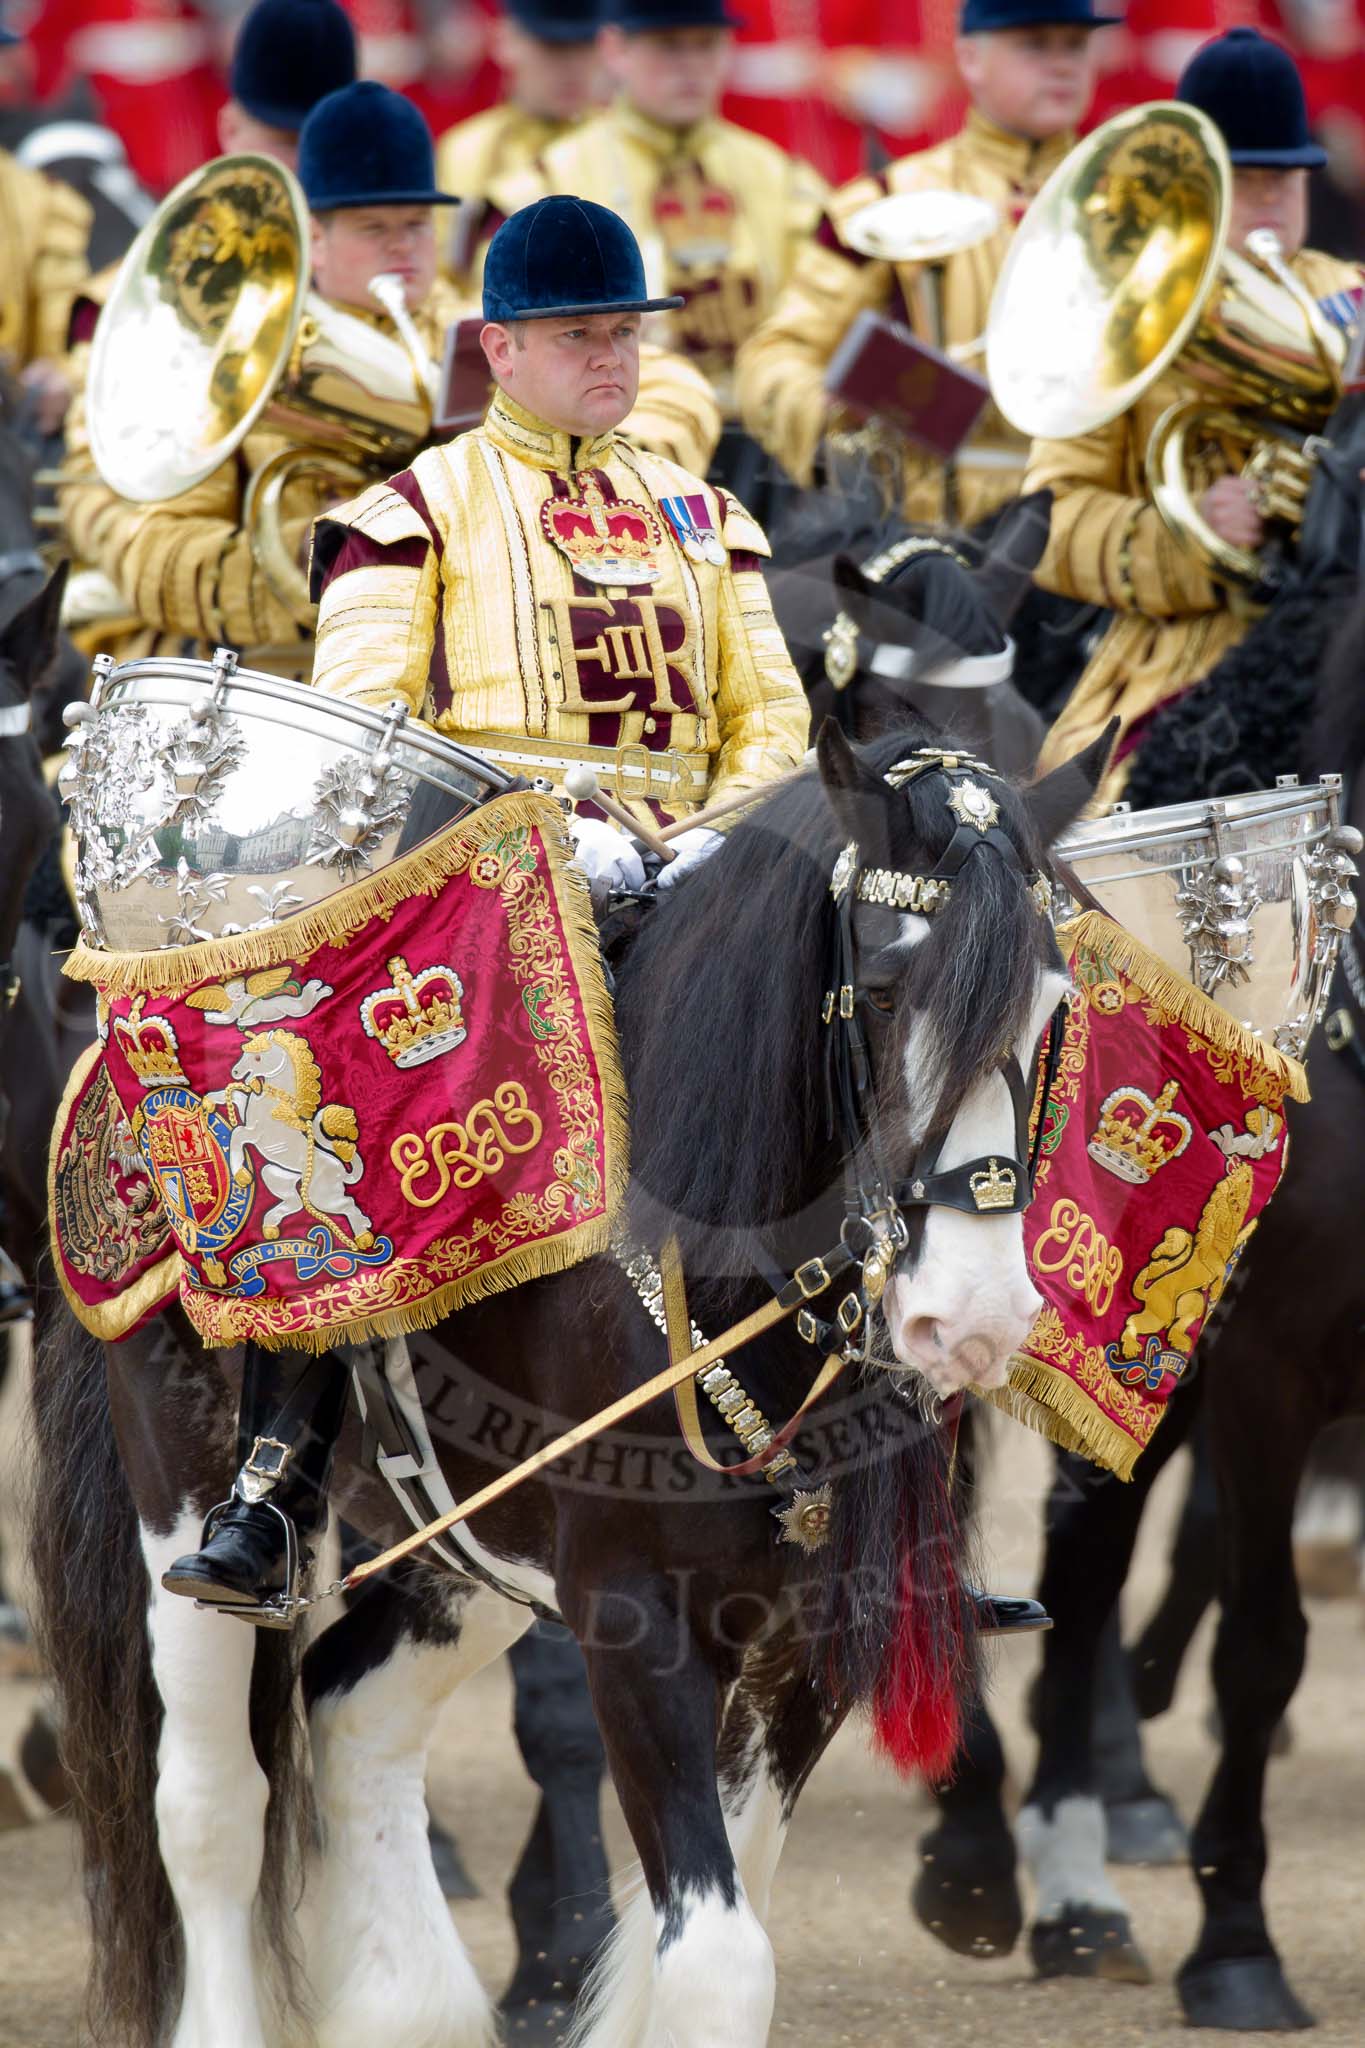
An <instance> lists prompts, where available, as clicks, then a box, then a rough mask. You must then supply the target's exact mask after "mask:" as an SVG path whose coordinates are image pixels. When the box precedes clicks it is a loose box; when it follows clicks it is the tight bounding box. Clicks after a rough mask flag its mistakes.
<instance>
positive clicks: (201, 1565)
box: [162, 197, 807, 1611]
mask: <svg viewBox="0 0 1365 2048" xmlns="http://www.w3.org/2000/svg"><path fill="white" fill-rule="evenodd" d="M656 306H657V301H654V300H652V299H651V298H650V295H649V293H648V291H647V289H646V286H645V275H644V266H643V264H642V262H641V258H640V251H639V248H638V246H637V244H636V242H635V238H634V236H633V235H632V234H631V232H630V229H629V228H628V227H627V226H626V223H625V222H624V221H622V220H620V219H618V218H617V217H616V216H615V215H614V214H612V213H609V212H608V211H607V210H606V208H604V207H596V206H592V205H591V204H590V203H588V202H586V201H582V200H577V199H569V198H558V197H552V198H547V199H544V200H541V201H539V202H537V204H536V205H534V206H532V207H530V208H528V209H527V210H526V212H525V213H522V214H518V215H516V216H514V217H513V218H512V219H511V220H510V221H508V222H506V223H505V224H504V226H503V227H502V229H501V230H500V231H499V233H498V235H497V236H496V237H495V239H494V242H493V245H492V247H491V248H490V250H489V255H488V263H487V267H486V270H485V275H484V311H485V313H486V314H487V315H488V324H487V326H486V327H485V329H484V347H485V350H486V353H487V357H488V363H489V367H490V369H491V371H492V373H493V376H494V378H495V379H496V381H497V384H498V387H499V391H498V396H497V398H496V400H495V401H494V404H493V406H492V409H491V411H490V413H489V416H488V419H487V420H486V422H485V423H484V425H483V426H482V427H480V428H478V429H476V430H475V431H474V432H473V433H469V434H464V435H462V436H461V437H460V438H459V440H457V441H456V442H454V443H453V444H451V445H450V446H448V447H444V448H434V449H431V450H429V451H428V452H427V453H426V454H424V455H420V456H419V457H418V458H417V460H416V462H415V463H414V464H413V466H412V468H411V469H410V470H408V471H407V472H405V473H404V474H402V475H400V476H397V477H395V478H393V480H392V481H391V482H390V483H387V484H379V485H376V486H375V487H374V488H373V489H372V490H369V491H367V492H365V493H364V495H363V496H362V497H360V498H358V499H356V500H355V502H354V503H353V504H350V505H346V506H342V507H341V508H340V509H339V510H338V511H336V512H334V513H333V514H331V515H330V516H328V517H327V518H324V519H323V520H321V521H320V522H319V525H318V529H317V533H316V536H315V539H314V548H313V561H314V572H315V581H316V583H317V584H318V585H320V586H321V609H320V613H319V618H318V658H317V667H316V671H315V675H314V681H315V683H317V684H318V685H319V686H320V687H321V688H323V689H327V690H333V691H336V692H339V693H340V694H343V695H345V696H348V697H350V698H352V699H353V700H355V701H357V702H371V703H377V704H383V703H388V702H390V701H391V700H392V699H393V698H394V697H395V696H399V697H403V698H405V699H406V700H407V702H408V703H409V704H410V705H411V707H412V708H413V710H414V711H416V712H418V713H420V714H421V715H423V716H425V717H426V718H428V719H429V720H430V721H431V722H432V723H434V724H435V725H436V726H437V728H438V729H439V730H440V731H442V732H448V733H450V734H452V735H453V736H454V737H456V738H458V739H460V740H462V741H465V742H467V743H469V744H471V745H472V746H474V747H476V748H478V749H479V750H480V751H481V752H483V753H485V754H489V755H491V756H493V758H494V759H497V760H501V761H503V762H506V763H507V764H508V765H509V766H512V767H516V768H519V769H523V770H524V771H525V772H526V773H528V774H534V773H536V772H537V771H540V772H543V773H545V774H546V775H548V776H551V777H560V776H562V775H563V773H564V772H565V770H566V769H567V768H568V767H569V765H570V764H571V763H573V762H576V761H580V760H584V759H586V760H589V761H592V762H594V763H595V764H597V765H598V766H599V767H600V768H601V770H602V771H603V773H604V775H605V776H608V777H610V776H612V775H613V774H615V775H616V776H617V777H618V778H619V781H618V787H619V788H620V790H621V794H622V795H623V796H625V797H626V798H627V799H628V800H634V801H637V802H647V803H649V805H650V808H651V810H652V811H653V813H654V815H655V816H656V817H668V816H677V815H679V814H685V813H686V811H687V810H688V809H689V808H690V807H691V806H693V805H695V804H698V803H700V802H701V801H702V800H703V799H704V798H705V797H706V796H707V795H708V794H709V793H713V792H714V791H716V790H717V789H720V790H742V789H748V788H755V787H758V786H759V785H761V784H762V783H763V782H764V781H766V780H768V779H769V778H771V777H773V776H776V775H780V774H781V773H782V772H783V771H784V770H786V769H789V768H793V767H795V766H796V764H797V763H798V762H799V760H800V759H801V756H802V753H803V751H804V748H805V743H806V725H807V714H806V700H805V696H804V694H803V693H802V690H801V686H800V684H799V682H798V681H797V678H796V675H795V672H794V671H793V669H792V666H791V663H790V662H789V660H788V659H787V655H786V650H785V648H784V647H783V644H782V640H781V636H780V634H779V633H778V631H777V627H776V625H775V624H774V622H773V617H772V613H771V611H770V609H769V606H768V601H767V594H766V590H765V587H764V583H763V578H762V575H761V573H760V560H761V557H762V556H763V555H764V554H765V553H766V549H767V543H766V542H765V541H764V538H763V535H762V533H761V532H760V531H759V529H758V528H757V527H756V526H755V525H754V523H753V521H752V520H751V519H750V518H749V517H748V515H747V514H746V513H745V512H744V510H743V509H742V507H740V506H738V505H736V504H734V503H732V502H730V501H729V500H727V499H725V498H724V497H722V496H721V495H720V494H719V493H718V492H715V491H712V490H709V489H708V488H707V487H706V485H704V484H703V483H701V482H700V481H699V480H698V479H697V478H695V477H690V476H688V475H687V474H686V472H685V471H683V470H680V469H678V468H677V467H676V466H675V465H674V464H672V463H669V462H665V461H663V460H662V459H661V458H658V457H651V456H644V455H641V454H638V453H637V452H636V451H635V450H634V449H632V448H631V447H630V445H629V444H628V443H627V442H625V441H624V440H623V439H621V438H619V437H618V436H617V434H616V432H615V429H616V428H617V426H618V425H619V424H620V422H621V421H622V420H624V419H625V417H626V415H627V414H628V412H629V411H630V407H631V404H632V402H633V399H634V396H635V381H636V355H637V351H638V347H639V323H640V318H641V316H642V315H643V314H645V313H648V312H650V311H652V310H655V309H656ZM494 725H496V726H497V727H499V728H500V730H485V727H489V726H494ZM574 833H575V838H576V840H577V842H578V856H577V857H578V859H579V860H580V862H581V863H582V864H583V865H584V866H585V867H586V868H587V869H588V871H589V873H591V874H593V875H596V876H599V877H602V878H606V879H619V880H624V881H626V882H627V883H628V884H629V885H631V886H638V885H639V883H640V882H641V881H643V871H642V869H641V866H640V860H639V855H638V853H637V852H636V850H635V848H634V845H633V843H632V842H631V841H630V840H629V839H628V838H627V837H626V835H625V834H624V833H623V832H620V831H618V830H617V829H616V828H615V827H613V826H610V825H607V824H604V823H603V822H602V821H601V820H600V819H595V818H592V817H585V818H578V819H575V820H574ZM689 838H691V839H692V840H693V842H694V843H693V844H692V845H691V846H690V847H689V846H688V845H687V843H686V842H687V840H688V839H689ZM715 839H716V835H715V834H714V833H709V832H704V831H700V830H699V831H698V832H697V833H695V834H684V835H683V836H682V838H681V839H680V840H679V841H678V842H676V843H677V845H678V846H679V847H680V848H681V849H682V851H681V852H680V853H679V856H678V858H677V859H676V860H675V861H674V862H673V863H672V865H671V867H670V868H668V869H665V871H664V872H665V874H667V875H673V874H675V873H676V871H677V870H678V869H680V868H683V867H684V866H686V865H687V864H688V862H689V860H693V861H695V860H696V859H700V858H704V857H705V854H706V853H707V852H708V851H709V850H710V844H711V843H712V842H714V841H715ZM252 1348H253V1350H254V1347H252ZM281 1356H282V1355H281V1354H272V1355H271V1356H270V1358H268V1359H266V1358H263V1357H262V1356H261V1355H260V1354H259V1353H258V1354H256V1358H255V1364H256V1371H255V1376H254V1378H253V1380H252V1382H251V1387H250V1390H249V1395H248V1397H247V1398H246V1399H245V1403H244V1410H243V1416H242V1425H241V1435H242V1440H243V1441H244V1442H251V1441H252V1440H253V1438H256V1439H257V1441H258V1447H259V1443H260V1441H261V1440H264V1442H265V1443H266V1444H267V1446H268V1447H269V1448H270V1450H271V1451H272V1453H273V1454H274V1456H275V1457H276V1459H277V1460H278V1464H277V1466H276V1468H275V1469H276V1471H277V1473H278V1477H276V1476H272V1475H267V1478H266V1482H265V1483H264V1485H263V1486H262V1485H260V1484H258V1483H257V1482H258V1480H259V1474H258V1473H256V1472H255V1471H253V1472H252V1473H251V1474H250V1475H249V1476H250V1480H251V1483H250V1484H248V1483H247V1478H246V1477H239V1480H238V1483H237V1487H236V1488H234V1493H233V1498H232V1501H231V1503H230V1504H229V1505H228V1507H227V1508H226V1510H225V1511H224V1512H223V1513H222V1514H221V1515H217V1516H215V1519H214V1526H213V1529H212V1531H211V1534H210V1536H209V1540H208V1541H207V1542H206V1543H205V1544H204V1545H203V1547H202V1549H201V1550H199V1551H197V1552H194V1553H191V1554H190V1555H188V1556H186V1557H183V1558H179V1559H177V1561H176V1562H175V1563H174V1564H173V1565H171V1567H170V1568H169V1570H168V1571H167V1572H166V1574H165V1575H164V1577H163V1579H162V1584H163V1585H164V1586H165V1587H166V1588H167V1589H168V1590H169V1591H170V1592H173V1593H179V1594H184V1595H189V1596H192V1597H193V1598H195V1599H199V1600H204V1601H207V1602H209V1603H210V1604H215V1605H222V1606H231V1607H235V1608H238V1609H241V1610H243V1611H248V1610H250V1609H251V1608H259V1607H260V1605H261V1604H262V1602H263V1600H264V1599H265V1598H266V1597H267V1596H268V1595H269V1594H270V1592H272V1591H274V1590H278V1588H279V1585H280V1583H281V1581H282V1577H283V1574H284V1570H285V1557H286V1550H285V1536H284V1522H283V1518H284V1517H285V1516H294V1515H296V1514H299V1513H301V1512H303V1511H304V1509H305V1508H306V1507H307V1506H308V1494H307V1491H306V1486H307V1484H308V1483H309V1482H311V1484H312V1485H313V1486H315V1487H317V1488H318V1489H319V1490H325V1486H326V1471H327V1466H328V1463H329V1454H330V1447H331V1444H332V1442H333V1441H334V1439H335V1436H336V1433H337V1431H338V1429H339V1428H340V1423H341V1417H342V1414H343V1412H344V1404H345V1376H344V1374H342V1373H340V1372H338V1371H337V1370H336V1366H335V1361H332V1362H331V1367H330V1371H329V1370H328V1369H327V1365H326V1364H324V1367H323V1368H322V1369H321V1370H319V1369H318V1367H317V1363H316V1361H315V1360H311V1359H305V1360H303V1361H302V1370H301V1371H300V1370H299V1366H300V1361H299V1360H298V1359H297V1358H294V1359H293V1361H292V1362H290V1363H286V1364H284V1365H282V1364H281ZM283 1356H284V1357H285V1358H286V1359H288V1356H289V1355H288V1354H284V1355H283ZM286 1383H287V1384H288V1385H289V1387H290V1392H289V1393H288V1395H287V1397H286V1395H285V1393H284V1388H285V1385H286ZM338 1389H339V1390H340V1391H339V1392H338ZM282 1411H283V1415H284V1416H285V1417H287V1420H284V1419H282ZM302 1446H307V1447H308V1448H307V1455H306V1457H304V1458H302V1459H299V1458H298V1457H297V1456H296V1453H297V1452H298V1451H299V1449H300V1448H301V1447H302ZM281 1453H282V1455H281ZM319 1475H320V1476H319ZM263 1495H268V1497H269V1504H268V1505H267V1504H266V1501H265V1499H264V1498H263ZM312 1512H313V1514H314V1516H315V1514H316V1509H315V1506H314V1508H313V1510H312Z"/></svg>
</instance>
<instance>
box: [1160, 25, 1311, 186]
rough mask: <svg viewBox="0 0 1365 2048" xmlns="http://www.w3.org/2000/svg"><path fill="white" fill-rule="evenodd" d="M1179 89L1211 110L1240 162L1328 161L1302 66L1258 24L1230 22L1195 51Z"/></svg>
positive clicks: (1293, 165) (1282, 165)
mask: <svg viewBox="0 0 1365 2048" xmlns="http://www.w3.org/2000/svg"><path fill="white" fill-rule="evenodd" d="M1175 96H1176V98H1177V99H1178V100H1184V102H1185V104H1186V105H1187V106H1191V107H1198V108H1199V110H1200V112H1201V113H1204V114H1207V115H1208V117H1209V119H1210V120H1211V121H1212V122H1213V123H1214V124H1215V126H1216V127H1218V128H1219V129H1220V130H1221V131H1222V136H1223V140H1224V141H1225V142H1226V143H1227V146H1228V155H1229V156H1230V157H1231V158H1232V161H1233V162H1234V163H1235V164H1242V165H1244V166H1246V167H1247V168H1248V169H1251V168H1254V167H1256V166H1260V167H1262V168H1264V169H1266V170H1285V171H1292V170H1315V169H1316V168H1317V166H1318V165H1319V164H1325V163H1326V161H1327V151H1326V150H1325V149H1323V148H1322V146H1321V144H1319V143H1316V142H1314V140H1313V138H1312V136H1311V135H1310V134H1309V133H1308V102H1307V100H1306V99H1305V98H1304V92H1303V80H1302V79H1301V78H1300V77H1299V67H1298V65H1297V64H1296V63H1295V62H1294V59H1293V58H1292V57H1291V56H1290V54H1289V52H1288V50H1284V49H1281V47H1280V45H1279V44H1278V43H1272V42H1271V40H1270V38H1269V37H1268V36H1263V35H1262V34H1261V32H1260V30H1259V29H1254V28H1230V29H1229V30H1228V32H1227V34H1226V35H1225V36H1219V37H1218V38H1217V40H1216V41H1214V42H1212V43H1205V45H1204V47H1203V49H1202V50H1196V51H1195V53H1194V55H1193V56H1192V57H1191V59H1190V61H1189V63H1188V64H1187V65H1186V66H1185V69H1184V70H1183V71H1182V72H1181V74H1180V81H1179V83H1178V85H1177V86H1176V89H1175Z"/></svg>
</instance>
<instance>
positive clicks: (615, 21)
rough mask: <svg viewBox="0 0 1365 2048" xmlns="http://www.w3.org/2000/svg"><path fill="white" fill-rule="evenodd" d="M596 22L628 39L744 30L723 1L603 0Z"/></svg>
mask: <svg viewBox="0 0 1365 2048" xmlns="http://www.w3.org/2000/svg"><path fill="white" fill-rule="evenodd" d="M598 20H599V21H601V22H603V23H606V22H610V23H611V25H612V27H613V28H619V29H624V30H625V32H626V34H627V35H628V36H635V35H647V34H648V33H649V31H650V30H651V29H661V28H743V26H744V17H743V15H742V14H736V13H735V11H734V9H733V8H730V7H727V6H726V4H725V0H602V5H601V8H600V11H599V13H598Z"/></svg>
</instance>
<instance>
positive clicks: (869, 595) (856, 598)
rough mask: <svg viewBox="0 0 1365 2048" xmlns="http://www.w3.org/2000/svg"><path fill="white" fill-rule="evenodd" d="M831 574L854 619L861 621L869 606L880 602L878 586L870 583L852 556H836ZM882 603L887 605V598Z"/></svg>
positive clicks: (835, 586)
mask: <svg viewBox="0 0 1365 2048" xmlns="http://www.w3.org/2000/svg"><path fill="white" fill-rule="evenodd" d="M830 573H831V575H832V576H833V578H834V588H835V590H836V591H837V592H838V594H839V598H840V600H841V602H842V604H843V607H844V610H845V611H846V612H848V613H849V614H850V615H851V616H852V617H853V618H855V619H861V618H862V616H863V614H864V612H865V611H866V609H867V607H868V605H870V604H875V603H877V602H878V598H879V591H878V586H877V585H876V584H875V583H869V582H868V580H867V578H866V576H864V574H863V572H862V570H861V569H860V568H859V567H858V564H857V563H856V562H855V561H854V559H853V557H852V555H836V556H835V557H834V561H833V563H832V564H831V567H830ZM880 601H881V602H882V603H883V604H885V602H886V599H885V597H884V596H883V597H881V598H880Z"/></svg>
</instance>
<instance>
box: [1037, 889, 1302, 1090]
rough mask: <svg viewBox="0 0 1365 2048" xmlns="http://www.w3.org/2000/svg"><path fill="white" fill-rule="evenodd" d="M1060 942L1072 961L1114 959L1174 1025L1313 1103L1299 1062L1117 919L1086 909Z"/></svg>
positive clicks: (1061, 931) (1064, 928)
mask: <svg viewBox="0 0 1365 2048" xmlns="http://www.w3.org/2000/svg"><path fill="white" fill-rule="evenodd" d="M1057 943H1058V945H1059V946H1060V947H1061V949H1062V952H1063V953H1064V954H1065V955H1066V957H1067V959H1068V960H1070V959H1073V958H1074V957H1075V954H1076V951H1077V949H1078V948H1079V947H1082V946H1084V947H1086V948H1087V949H1088V950H1090V951H1092V952H1095V953H1099V954H1101V955H1102V956H1103V957H1104V958H1105V959H1106V960H1112V961H1113V963H1114V965H1115V967H1117V968H1118V969H1119V971H1120V973H1122V974H1126V975H1127V976H1128V979H1129V980H1130V981H1131V982H1134V983H1135V984H1136V985H1137V987H1138V988H1140V989H1141V990H1142V993H1143V994H1144V995H1145V996H1150V997H1151V999H1152V1001H1153V1002H1154V1003H1155V1004H1156V1005H1157V1007H1158V1008H1159V1009H1161V1010H1164V1011H1165V1013H1166V1015H1167V1017H1168V1018H1169V1019H1170V1021H1171V1022H1172V1023H1173V1024H1181V1025H1184V1026H1185V1027H1186V1028H1187V1029H1188V1030H1190V1031H1195V1032H1197V1033H1198V1034H1199V1036H1200V1037H1201V1038H1203V1039H1206V1040H1207V1041H1208V1043H1209V1044H1210V1045H1212V1046H1215V1047H1216V1048H1217V1050H1218V1051H1219V1052H1231V1053H1240V1054H1241V1056H1242V1057H1243V1058H1244V1059H1248V1060H1251V1061H1253V1062H1254V1063H1255V1065H1257V1066H1259V1067H1261V1068H1263V1069H1264V1071H1265V1072H1266V1073H1268V1074H1270V1075H1273V1077H1274V1078H1275V1080H1277V1081H1279V1082H1280V1083H1281V1084H1282V1085H1283V1088H1284V1092H1285V1094H1286V1095H1288V1096H1290V1097H1291V1098H1292V1100H1293V1101H1295V1102H1307V1101H1308V1100H1309V1088H1308V1076H1307V1074H1306V1073H1305V1072H1304V1069H1303V1066H1302V1064H1301V1063H1300V1062H1299V1061H1298V1060H1296V1059H1292V1058H1291V1057H1290V1055H1289V1054H1288V1053H1286V1052H1281V1051H1279V1049H1278V1047H1276V1046H1274V1045H1272V1044H1271V1043H1270V1042H1269V1040H1268V1039H1264V1038H1258V1037H1257V1036H1256V1034H1255V1032H1253V1031H1248V1029H1247V1027H1246V1025H1245V1024H1239V1023H1238V1022H1237V1019H1236V1018H1235V1017H1234V1016H1233V1015H1232V1014H1231V1013H1230V1012H1229V1011H1227V1010H1225V1009H1224V1008H1223V1006H1222V1004H1221V1003H1216V1002H1214V1000H1213V997H1212V996H1206V995H1205V994H1204V992H1203V990H1202V989H1198V988H1196V987H1195V985H1194V983H1193V982H1192V981H1186V979H1185V977H1184V976H1183V975H1181V974H1177V973H1176V972H1175V971H1174V969H1173V968H1170V967H1168V966H1167V965H1166V962H1165V961H1164V960H1163V959H1162V958H1161V957H1160V955H1159V954H1157V953H1153V952H1152V950H1151V948H1150V947H1148V946H1144V945H1143V943H1142V941H1141V939H1135V938H1134V937H1133V935H1132V933H1131V932H1128V931H1125V930H1124V928H1123V926H1122V925H1118V924H1115V923H1114V921H1113V919H1112V918H1110V917H1105V916H1104V915H1103V913H1102V912H1100V911H1098V910H1084V911H1082V912H1081V914H1080V916H1079V917H1074V918H1072V919H1070V921H1069V922H1068V923H1066V924H1064V925H1061V926H1059V927H1058V931H1057Z"/></svg>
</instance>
